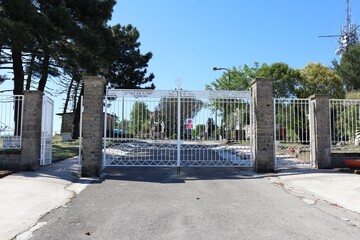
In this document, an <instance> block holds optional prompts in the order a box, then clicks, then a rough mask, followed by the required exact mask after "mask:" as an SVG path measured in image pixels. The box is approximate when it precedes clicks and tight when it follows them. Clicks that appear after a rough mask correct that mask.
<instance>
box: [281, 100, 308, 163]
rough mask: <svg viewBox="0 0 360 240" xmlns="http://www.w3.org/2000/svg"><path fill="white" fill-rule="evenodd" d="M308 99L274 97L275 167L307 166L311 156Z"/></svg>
mask: <svg viewBox="0 0 360 240" xmlns="http://www.w3.org/2000/svg"><path fill="white" fill-rule="evenodd" d="M310 114H311V111H310V101H309V99H291V98H274V124H275V126H274V136H275V139H274V140H275V152H276V154H275V167H276V168H287V167H309V166H311V165H312V157H311V127H310V124H311V121H310V119H311V116H310Z"/></svg>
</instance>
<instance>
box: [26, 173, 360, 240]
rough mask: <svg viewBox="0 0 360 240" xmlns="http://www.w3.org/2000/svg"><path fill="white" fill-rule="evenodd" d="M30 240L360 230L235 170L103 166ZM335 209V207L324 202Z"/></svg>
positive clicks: (334, 234) (341, 235) (351, 233)
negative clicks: (99, 178) (101, 176)
mask: <svg viewBox="0 0 360 240" xmlns="http://www.w3.org/2000/svg"><path fill="white" fill-rule="evenodd" d="M106 172H107V173H108V175H107V177H106V179H105V180H104V181H103V182H102V183H94V184H91V185H89V186H88V187H87V188H86V189H85V190H84V191H83V192H81V193H80V194H79V195H78V196H77V197H76V198H74V199H73V201H72V202H71V203H70V204H68V205H67V206H65V207H61V208H59V209H57V210H54V211H53V212H51V213H49V214H47V215H46V216H44V217H43V218H42V219H41V220H40V222H43V223H46V224H45V226H44V227H42V228H40V229H39V230H37V231H35V232H34V233H33V238H32V239H44V240H45V239H46V240H48V239H61V240H63V239H327V240H328V239H359V236H360V228H359V227H356V226H354V225H351V224H350V223H348V222H347V221H344V220H343V219H341V218H340V217H337V216H335V215H333V214H328V213H326V212H327V211H324V210H321V209H318V208H316V207H314V206H313V205H309V204H308V203H306V202H304V201H302V200H301V199H300V198H298V197H295V196H293V195H290V194H289V193H287V192H286V191H284V189H282V188H281V186H278V185H274V184H273V183H271V182H270V181H269V180H268V179H267V178H266V177H254V176H246V174H245V175H244V174H240V175H239V169H235V168H185V169H182V172H181V174H176V169H174V168H109V169H106ZM328 207H334V206H330V205H329V206H328Z"/></svg>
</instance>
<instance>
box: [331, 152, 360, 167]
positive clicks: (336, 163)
mask: <svg viewBox="0 0 360 240" xmlns="http://www.w3.org/2000/svg"><path fill="white" fill-rule="evenodd" d="M357 159H360V152H332V153H331V164H332V167H333V168H344V167H346V166H345V165H344V160H357Z"/></svg>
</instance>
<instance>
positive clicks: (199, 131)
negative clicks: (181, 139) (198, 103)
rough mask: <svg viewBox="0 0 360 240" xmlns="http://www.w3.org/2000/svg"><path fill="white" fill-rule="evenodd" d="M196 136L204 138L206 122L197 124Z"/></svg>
mask: <svg viewBox="0 0 360 240" xmlns="http://www.w3.org/2000/svg"><path fill="white" fill-rule="evenodd" d="M194 131H195V134H194V135H195V136H196V137H200V138H203V137H204V134H205V124H198V125H196V127H195V130H194Z"/></svg>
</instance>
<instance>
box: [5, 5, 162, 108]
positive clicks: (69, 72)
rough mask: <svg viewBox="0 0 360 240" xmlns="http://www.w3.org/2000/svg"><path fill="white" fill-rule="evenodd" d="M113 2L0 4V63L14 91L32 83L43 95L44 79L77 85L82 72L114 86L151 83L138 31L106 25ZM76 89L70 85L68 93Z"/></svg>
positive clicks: (76, 86) (77, 88)
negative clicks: (8, 72)
mask: <svg viewBox="0 0 360 240" xmlns="http://www.w3.org/2000/svg"><path fill="white" fill-rule="evenodd" d="M115 2H116V1H115V0H77V1H73V0H52V1H44V0H1V8H0V46H1V50H2V51H1V55H0V65H1V67H6V68H9V67H11V68H12V70H13V75H14V77H13V79H14V93H22V91H23V90H24V89H25V86H24V82H25V80H26V89H30V86H31V85H32V86H34V83H37V84H38V86H37V89H38V90H40V91H44V90H45V86H46V83H47V79H48V78H49V77H55V78H56V81H57V82H60V83H61V84H62V85H63V86H69V84H67V83H66V81H65V79H71V80H72V81H75V82H76V83H78V82H79V81H80V79H81V78H82V75H84V74H86V75H97V76H99V75H100V76H103V77H106V78H108V79H109V81H110V82H112V83H113V85H114V86H115V87H119V88H122V87H124V88H140V87H142V86H141V85H143V84H146V83H151V81H152V80H153V79H154V75H153V74H147V70H146V68H147V66H148V65H147V63H148V61H149V60H150V59H151V57H152V54H151V52H149V53H146V54H145V55H144V54H141V53H140V49H139V46H140V43H139V42H138V38H139V32H138V31H137V30H136V28H134V27H132V26H131V25H128V26H126V27H123V26H121V25H119V24H117V25H115V26H113V27H111V26H109V25H108V24H107V22H108V21H109V20H110V19H111V16H112V9H113V7H114V5H115ZM61 74H62V75H63V76H66V78H62V79H61V80H60V79H59V77H60V75H61ZM25 77H26V79H25ZM78 85H79V84H70V87H69V89H68V94H70V92H71V91H79V89H80V88H79V87H78ZM71 87H73V89H71ZM148 87H149V88H154V87H155V86H154V85H153V84H152V85H150V86H148ZM77 94H78V92H75V94H74V95H75V96H76V95H77ZM66 105H67V104H66Z"/></svg>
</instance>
